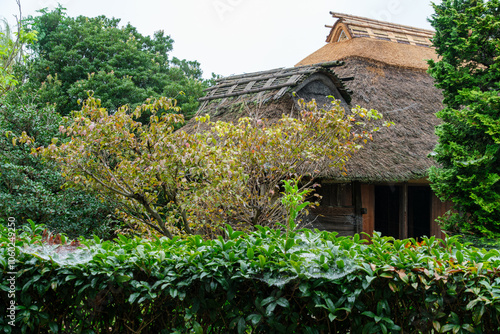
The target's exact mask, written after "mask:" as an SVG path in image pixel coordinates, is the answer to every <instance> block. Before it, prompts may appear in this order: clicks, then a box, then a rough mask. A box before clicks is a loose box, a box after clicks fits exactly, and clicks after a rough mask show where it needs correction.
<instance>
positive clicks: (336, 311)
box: [0, 226, 500, 334]
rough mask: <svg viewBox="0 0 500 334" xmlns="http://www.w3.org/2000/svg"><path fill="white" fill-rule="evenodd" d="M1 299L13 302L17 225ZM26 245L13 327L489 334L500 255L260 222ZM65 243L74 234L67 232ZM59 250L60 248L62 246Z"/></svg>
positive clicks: (22, 240)
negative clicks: (245, 229) (202, 231)
mask: <svg viewBox="0 0 500 334" xmlns="http://www.w3.org/2000/svg"><path fill="white" fill-rule="evenodd" d="M1 229H2V231H1V237H0V238H1V239H0V244H1V245H2V247H1V249H0V255H1V256H0V266H1V269H2V270H1V271H0V288H1V291H0V304H1V305H2V308H4V307H6V306H7V307H8V306H9V305H10V304H9V303H10V301H11V300H12V298H10V297H11V296H9V287H10V282H9V281H7V279H8V278H9V277H10V275H9V274H8V273H9V272H10V271H11V270H8V257H9V254H8V251H9V247H8V246H9V244H10V241H9V238H8V232H9V231H8V229H7V228H6V227H3V226H2V227H1ZM34 229H35V231H31V232H23V233H21V234H20V235H19V236H18V238H17V239H16V241H15V244H16V247H15V252H16V260H17V263H16V272H17V275H16V281H15V288H16V292H15V293H16V295H15V301H16V302H17V308H16V321H15V327H12V326H10V325H9V324H8V321H10V320H9V318H5V317H2V318H0V332H1V331H4V332H6V333H9V332H10V331H12V332H16V333H18V332H22V333H50V332H54V333H155V334H156V333H197V334H198V333H229V332H234V333H445V332H453V333H491V332H496V331H497V330H498V324H499V323H500V321H499V320H500V319H499V316H500V299H499V297H500V275H499V272H500V271H499V270H498V268H499V266H500V252H499V251H497V250H490V251H485V250H478V249H475V248H471V247H464V246H463V245H462V244H460V243H459V242H458V241H457V238H456V237H453V238H447V239H446V240H436V239H435V238H429V239H425V238H424V240H423V242H422V243H417V242H416V241H415V240H413V239H408V240H394V239H393V238H385V237H384V238H382V237H380V236H378V235H375V236H374V237H373V238H372V242H371V243H370V244H365V243H364V242H363V240H360V237H359V236H358V235H356V236H355V237H354V238H348V237H338V236H336V234H335V233H327V232H318V231H316V232H311V231H309V230H301V231H299V232H297V233H292V232H290V233H288V234H286V233H283V232H280V231H278V230H270V229H267V228H259V231H257V232H255V233H252V234H249V235H246V234H243V233H241V232H234V231H232V230H231V229H230V228H229V229H228V230H227V231H226V234H227V237H226V238H225V239H223V238H219V239H218V240H208V241H206V240H203V239H202V238H201V237H200V236H189V237H186V238H184V239H180V238H175V239H172V240H169V239H166V238H161V239H155V240H144V239H140V238H126V237H123V236H120V237H119V238H118V239H116V240H115V241H113V242H110V241H104V242H103V241H101V240H99V239H98V238H97V237H95V238H94V239H93V240H81V243H82V244H84V246H83V247H81V248H79V249H76V248H75V247H74V246H70V245H69V244H66V246H61V245H48V244H42V243H41V242H40V241H41V237H40V236H37V234H39V233H40V228H39V227H35V228H34ZM62 241H63V243H64V241H65V240H64V238H63V240H62ZM58 251H59V253H58Z"/></svg>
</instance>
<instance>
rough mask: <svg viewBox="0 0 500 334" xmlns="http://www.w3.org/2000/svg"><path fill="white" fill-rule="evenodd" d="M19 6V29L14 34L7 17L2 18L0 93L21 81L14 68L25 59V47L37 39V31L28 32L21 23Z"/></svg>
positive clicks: (0, 33)
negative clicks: (17, 77)
mask: <svg viewBox="0 0 500 334" xmlns="http://www.w3.org/2000/svg"><path fill="white" fill-rule="evenodd" d="M17 4H18V7H19V17H16V19H17V31H16V32H15V33H14V34H13V33H12V31H11V27H10V26H9V23H8V22H7V20H6V19H3V20H2V23H3V27H2V28H0V94H4V93H5V92H6V91H8V90H9V89H11V88H12V87H14V86H16V85H17V84H18V83H19V82H18V80H17V79H16V77H15V75H14V73H13V68H14V66H15V65H19V64H22V63H23V61H24V53H23V47H24V45H25V44H31V43H33V42H34V41H35V40H36V32H35V31H32V32H26V31H25V30H24V29H23V28H22V27H21V24H20V21H21V4H20V2H19V0H18V1H17Z"/></svg>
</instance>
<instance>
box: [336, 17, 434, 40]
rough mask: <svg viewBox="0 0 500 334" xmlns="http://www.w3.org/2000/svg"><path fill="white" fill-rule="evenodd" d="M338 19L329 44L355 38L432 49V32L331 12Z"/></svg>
mask: <svg viewBox="0 0 500 334" xmlns="http://www.w3.org/2000/svg"><path fill="white" fill-rule="evenodd" d="M330 14H331V15H332V16H333V17H334V18H337V19H338V20H337V22H335V24H334V25H333V26H327V27H328V28H332V29H331V31H330V34H329V35H328V37H327V39H326V42H327V43H337V42H342V41H344V40H349V39H353V38H360V37H365V38H373V39H380V40H385V41H391V42H396V43H402V44H410V45H418V46H424V47H432V42H431V38H432V37H433V36H434V32H433V31H432V30H426V29H419V28H415V27H410V26H405V25H401V24H395V23H389V22H383V21H378V20H373V19H369V18H365V17H360V16H354V15H348V14H341V13H335V12H330Z"/></svg>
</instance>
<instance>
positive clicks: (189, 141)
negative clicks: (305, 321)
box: [35, 98, 381, 237]
mask: <svg viewBox="0 0 500 334" xmlns="http://www.w3.org/2000/svg"><path fill="white" fill-rule="evenodd" d="M177 111H178V107H177V106H176V101H175V100H172V99H167V98H160V99H157V100H148V101H147V103H146V104H144V105H142V106H139V107H137V108H136V110H135V111H134V112H133V113H130V112H129V110H128V108H127V107H122V108H120V109H119V110H118V111H116V112H115V113H113V114H111V115H110V114H108V112H107V110H106V109H105V108H103V107H101V105H100V102H99V101H98V100H96V99H93V98H90V99H89V100H88V101H86V102H85V103H84V104H83V107H82V110H81V111H79V112H74V113H73V115H72V117H73V123H72V124H69V125H67V126H61V127H60V131H61V132H62V133H63V134H65V135H66V136H68V137H71V141H69V142H66V143H63V144H61V145H59V144H57V141H58V139H57V138H56V139H54V140H53V142H52V144H51V145H49V146H48V147H46V148H44V149H42V150H41V151H40V152H39V153H41V154H42V155H43V156H44V157H45V158H47V159H52V160H54V161H56V162H57V163H58V164H59V165H60V166H61V168H62V170H63V172H64V175H65V176H66V178H67V179H68V182H69V183H70V184H73V185H83V186H84V187H86V188H88V189H92V190H94V191H97V192H99V194H100V195H101V196H103V197H105V198H106V200H107V201H111V202H113V203H119V205H120V207H121V210H122V212H123V213H124V214H125V215H126V217H127V218H128V220H129V221H130V222H131V224H135V223H139V222H141V223H142V226H146V227H148V228H150V229H153V230H155V231H156V232H158V233H161V234H162V235H166V236H168V237H172V236H173V235H179V234H183V233H187V234H192V233H200V234H205V235H207V236H213V235H214V234H215V235H216V234H218V233H219V232H220V231H219V230H218V228H217V227H218V226H221V225H222V224H224V223H226V222H228V223H230V224H231V225H232V226H233V227H234V228H236V227H238V228H239V229H250V230H252V229H253V228H254V226H255V225H257V224H259V225H265V224H266V225H269V226H276V224H277V223H280V222H282V221H283V217H284V215H285V214H286V210H284V207H283V205H282V204H281V202H280V201H279V200H278V197H279V192H280V187H279V186H280V183H281V181H282V180H284V179H286V178H288V177H291V176H293V175H295V174H298V173H300V174H307V175H308V177H310V178H312V177H314V176H315V175H318V174H319V173H320V172H321V171H322V170H324V169H325V168H328V167H331V166H334V167H342V166H343V165H344V163H345V161H346V160H347V158H348V156H349V155H350V154H351V153H352V152H354V151H356V150H357V149H358V148H359V147H360V145H359V144H358V142H359V141H361V140H366V138H369V137H370V136H371V132H370V131H374V130H376V129H371V128H369V125H368V123H369V122H368V123H363V124H359V127H361V130H362V129H363V126H365V130H363V131H361V130H357V131H355V130H354V128H353V125H354V124H355V122H356V116H359V117H363V118H364V119H366V120H370V119H378V118H380V117H381V116H380V115H379V114H378V113H377V112H375V111H373V110H372V111H367V110H365V109H361V108H358V109H355V110H353V112H352V114H346V113H345V111H344V109H343V108H341V107H340V106H339V105H338V104H337V103H335V104H334V105H333V107H332V108H331V109H330V110H323V109H318V108H317V107H316V105H315V103H314V102H313V103H311V104H309V105H308V106H307V108H306V109H305V110H304V111H303V112H302V114H301V116H300V117H299V118H298V119H292V118H288V117H285V116H284V117H283V118H282V119H281V120H280V121H279V122H277V123H275V124H267V122H266V121H265V120H260V119H250V118H244V119H241V120H240V121H239V122H238V124H236V125H235V124H232V123H224V122H217V123H209V124H210V126H211V127H212V128H211V129H210V130H207V131H205V132H200V133H194V134H190V133H186V132H185V131H182V130H180V131H175V132H174V130H175V128H176V127H177V126H176V125H177V124H179V123H181V122H182V121H183V118H182V116H181V115H177V114H174V113H175V112H177ZM145 112H147V113H148V114H150V115H151V117H150V120H149V122H147V123H146V124H142V123H140V122H138V121H137V120H138V119H140V117H141V116H142V115H143V113H145ZM172 112H174V113H172ZM200 121H205V122H208V119H207V117H202V118H201V119H200ZM35 152H36V151H35Z"/></svg>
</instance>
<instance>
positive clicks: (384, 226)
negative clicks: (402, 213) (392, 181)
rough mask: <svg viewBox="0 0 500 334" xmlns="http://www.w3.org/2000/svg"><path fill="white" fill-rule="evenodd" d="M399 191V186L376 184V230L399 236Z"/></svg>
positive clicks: (386, 234)
mask: <svg viewBox="0 0 500 334" xmlns="http://www.w3.org/2000/svg"><path fill="white" fill-rule="evenodd" d="M399 192H400V188H399V187H397V186H375V231H378V232H381V233H382V236H390V237H395V238H398V237H399Z"/></svg>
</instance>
